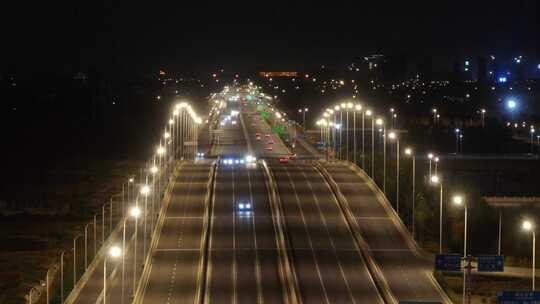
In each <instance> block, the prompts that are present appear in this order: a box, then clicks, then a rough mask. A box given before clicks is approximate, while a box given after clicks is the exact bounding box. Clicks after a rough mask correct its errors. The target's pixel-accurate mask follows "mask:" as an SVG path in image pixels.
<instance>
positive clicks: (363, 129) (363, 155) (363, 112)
mask: <svg viewBox="0 0 540 304" xmlns="http://www.w3.org/2000/svg"><path fill="white" fill-rule="evenodd" d="M364 114H365V111H362V170H366V153H365V150H364V133H365V132H364V131H365V128H364V127H365V125H364V116H365V115H364Z"/></svg>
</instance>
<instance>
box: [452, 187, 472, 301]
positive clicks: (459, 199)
mask: <svg viewBox="0 0 540 304" xmlns="http://www.w3.org/2000/svg"><path fill="white" fill-rule="evenodd" d="M452 203H453V204H454V205H456V206H463V210H464V212H465V216H464V227H463V258H464V259H466V258H467V203H466V202H465V200H464V199H463V197H462V196H461V195H455V196H454V197H452ZM466 290H467V271H465V270H463V303H468V301H467V292H466Z"/></svg>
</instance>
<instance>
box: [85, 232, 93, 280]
mask: <svg viewBox="0 0 540 304" xmlns="http://www.w3.org/2000/svg"><path fill="white" fill-rule="evenodd" d="M89 225H92V223H88V224H86V225H85V226H84V269H85V270H86V269H87V268H88V249H87V248H88V226H89Z"/></svg>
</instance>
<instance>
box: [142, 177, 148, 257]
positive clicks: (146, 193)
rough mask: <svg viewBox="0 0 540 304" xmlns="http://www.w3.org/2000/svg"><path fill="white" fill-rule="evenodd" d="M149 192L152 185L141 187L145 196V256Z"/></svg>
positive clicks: (144, 253)
mask: <svg viewBox="0 0 540 304" xmlns="http://www.w3.org/2000/svg"><path fill="white" fill-rule="evenodd" d="M147 179H148V178H147ZM149 193H150V187H149V186H148V185H147V184H145V185H144V186H143V187H142V188H141V194H142V195H143V196H144V219H143V221H144V228H143V230H144V233H143V258H144V257H145V256H146V219H147V217H148V194H149Z"/></svg>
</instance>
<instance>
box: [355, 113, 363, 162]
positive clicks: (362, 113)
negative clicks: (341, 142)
mask: <svg viewBox="0 0 540 304" xmlns="http://www.w3.org/2000/svg"><path fill="white" fill-rule="evenodd" d="M358 111H362V106H361V105H359V104H357V105H355V106H354V111H353V139H354V140H353V154H354V155H353V156H354V164H355V165H358V162H357V161H356V112H358ZM362 114H363V113H362ZM362 169H363V168H362Z"/></svg>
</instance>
